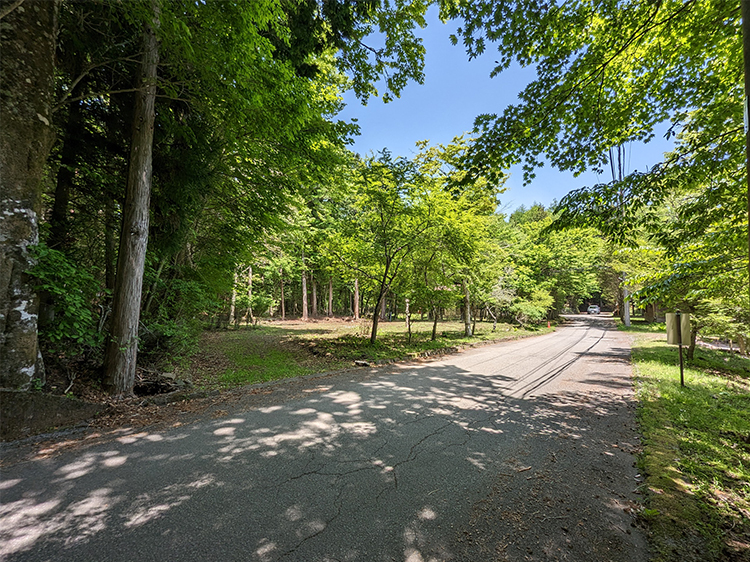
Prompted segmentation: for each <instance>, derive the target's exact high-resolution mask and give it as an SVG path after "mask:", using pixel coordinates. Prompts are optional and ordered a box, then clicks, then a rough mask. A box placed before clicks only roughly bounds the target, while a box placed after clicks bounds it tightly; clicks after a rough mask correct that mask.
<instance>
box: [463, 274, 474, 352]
mask: <svg viewBox="0 0 750 562" xmlns="http://www.w3.org/2000/svg"><path fill="white" fill-rule="evenodd" d="M461 283H462V284H463V289H464V335H465V336H466V337H467V338H469V337H471V336H472V335H473V331H472V329H471V293H470V292H469V283H468V281H466V278H464V279H463V280H462V281H461Z"/></svg>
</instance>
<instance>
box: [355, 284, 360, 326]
mask: <svg viewBox="0 0 750 562" xmlns="http://www.w3.org/2000/svg"><path fill="white" fill-rule="evenodd" d="M354 319H355V320H359V279H355V280H354Z"/></svg>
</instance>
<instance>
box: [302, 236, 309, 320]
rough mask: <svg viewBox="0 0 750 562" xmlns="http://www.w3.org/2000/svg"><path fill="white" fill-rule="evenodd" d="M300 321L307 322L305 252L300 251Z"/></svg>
mask: <svg viewBox="0 0 750 562" xmlns="http://www.w3.org/2000/svg"><path fill="white" fill-rule="evenodd" d="M302 320H304V321H305V322H307V321H308V320H309V316H308V313H307V272H306V271H305V251H304V250H302Z"/></svg>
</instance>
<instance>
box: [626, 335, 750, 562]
mask: <svg viewBox="0 0 750 562" xmlns="http://www.w3.org/2000/svg"><path fill="white" fill-rule="evenodd" d="M633 362H634V365H635V369H636V374H637V390H638V397H639V401H640V409H639V422H640V425H641V430H642V432H643V435H644V451H643V454H642V456H641V459H640V461H639V462H640V464H641V468H642V469H643V470H644V472H645V474H646V476H647V481H646V484H647V487H646V490H645V491H646V504H647V509H646V510H645V511H644V513H643V519H644V520H645V521H646V522H647V523H648V525H649V528H650V530H651V531H652V539H653V540H652V542H653V546H654V548H655V551H656V552H655V560H659V561H673V560H674V561H677V560H680V561H682V560H698V559H700V560H705V561H712V560H716V561H718V560H733V559H735V557H736V559H737V560H745V559H747V557H748V556H750V539H749V537H750V415H749V412H750V360H748V359H746V358H741V357H738V356H730V355H729V354H727V353H722V352H719V351H714V350H705V349H697V350H696V359H695V361H693V362H692V363H691V364H689V365H688V366H687V367H686V369H685V381H686V385H687V386H686V387H685V388H683V387H681V386H680V375H679V366H678V358H677V349H676V348H675V347H674V346H667V345H666V343H665V342H664V341H663V340H661V339H659V340H656V339H654V338H653V337H648V336H641V337H640V338H639V339H638V340H637V342H636V345H635V346H634V348H633ZM697 553H698V554H699V557H698V558H696V554H697Z"/></svg>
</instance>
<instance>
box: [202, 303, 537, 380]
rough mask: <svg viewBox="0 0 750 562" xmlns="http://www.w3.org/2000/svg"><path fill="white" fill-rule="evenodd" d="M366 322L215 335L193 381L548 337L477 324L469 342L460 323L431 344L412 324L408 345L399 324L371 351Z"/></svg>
mask: <svg viewBox="0 0 750 562" xmlns="http://www.w3.org/2000/svg"><path fill="white" fill-rule="evenodd" d="M370 322H371V320H361V321H360V322H353V321H347V320H342V319H333V320H328V319H325V318H318V319H314V320H311V321H309V322H302V321H294V320H292V321H287V322H278V321H274V322H264V323H261V324H259V325H257V326H252V327H246V328H240V329H239V330H228V331H226V332H215V333H213V334H211V335H210V336H209V337H207V338H206V339H205V341H204V344H203V345H204V346H205V347H204V353H203V354H202V356H203V357H204V359H205V358H206V357H207V356H213V357H214V359H213V362H211V361H208V360H205V361H204V364H202V365H201V368H200V370H199V372H197V373H195V375H194V381H195V383H196V385H197V386H198V387H200V388H206V389H211V388H229V387H235V386H242V385H247V384H255V383H259V382H266V381H271V380H277V379H283V378H289V377H298V376H302V375H306V374H312V373H325V372H330V371H336V370H339V369H342V368H347V367H353V366H354V361H356V360H366V361H368V362H370V363H377V362H387V361H394V360H404V359H411V358H415V357H418V356H420V355H421V354H424V353H425V352H429V351H440V350H445V349H448V350H450V349H453V348H456V347H460V346H467V345H476V344H477V343H482V342H494V341H501V340H507V339H516V338H520V337H526V336H529V335H538V334H543V333H546V332H549V331H552V328H547V327H546V326H543V327H540V328H538V329H537V330H523V329H520V328H518V327H514V326H511V325H508V324H498V325H497V328H496V330H495V331H492V324H491V323H489V322H478V323H477V324H476V332H475V335H474V336H473V337H466V336H465V335H464V325H463V323H461V322H440V323H439V324H438V330H437V338H436V339H435V340H434V341H432V340H431V337H432V322H428V321H415V322H413V324H412V337H411V341H409V338H408V334H407V332H406V327H405V323H404V322H403V321H394V322H382V323H381V324H380V325H379V327H378V339H377V341H376V342H375V344H374V345H370V342H369V335H370V328H371V326H372V325H371V323H370Z"/></svg>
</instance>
